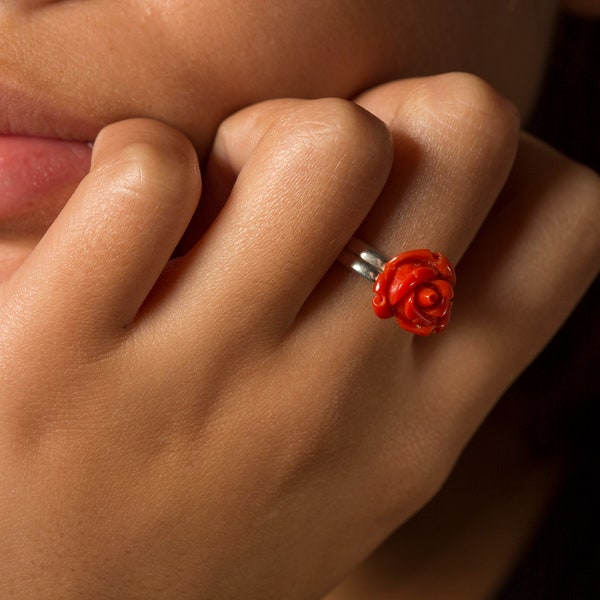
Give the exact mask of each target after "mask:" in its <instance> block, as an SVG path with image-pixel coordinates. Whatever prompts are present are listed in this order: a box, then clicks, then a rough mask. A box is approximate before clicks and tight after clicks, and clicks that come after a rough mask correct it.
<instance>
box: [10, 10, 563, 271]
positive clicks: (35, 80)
mask: <svg viewBox="0 0 600 600" xmlns="http://www.w3.org/2000/svg"><path fill="white" fill-rule="evenodd" d="M555 12H556V6H555V3H554V0H480V1H479V2H471V1H470V0H455V1H453V2H447V1H446V0H380V1H379V2H372V1H371V0H331V1H328V2H317V1H314V2H312V1H308V2H297V1H296V0H281V1H280V2H277V3H268V2H257V1H256V0H120V1H119V2H114V0H63V1H60V0H52V1H51V0H8V1H7V2H3V3H2V6H1V8H0V36H2V40H3V44H2V53H0V134H4V135H0V175H1V176H2V177H0V180H2V181H3V182H4V183H2V184H0V274H4V276H6V274H7V273H9V272H10V271H11V270H12V269H14V268H16V265H17V264H18V262H19V261H20V260H22V257H23V256H24V255H25V254H26V252H27V251H28V248H30V247H31V246H32V244H34V243H35V242H36V241H37V240H38V239H39V237H40V236H41V235H42V234H43V231H44V230H45V229H46V228H47V227H48V225H49V223H50V222H51V221H52V220H53V218H54V217H55V216H56V214H57V213H58V211H59V210H60V208H61V207H62V205H63V204H64V202H65V199H66V198H68V196H69V195H70V193H71V192H72V191H73V189H74V187H75V185H76V184H77V183H78V181H79V180H80V179H81V177H82V176H83V174H84V173H85V171H86V169H87V164H88V163H87V161H89V148H88V147H87V145H86V144H85V143H83V144H72V143H67V142H64V141H63V142H61V143H58V142H56V140H78V141H81V142H87V141H90V140H93V139H94V138H95V136H96V134H97V133H98V131H99V130H100V128H101V127H102V126H103V125H105V124H108V123H110V122H114V121H117V120H120V119H123V118H126V117H132V116H149V117H154V118H157V119H160V120H162V121H166V122H168V123H171V124H173V125H175V126H176V127H178V128H180V129H181V130H183V131H184V132H186V133H187V135H188V136H189V137H190V138H191V139H192V141H193V142H194V144H195V145H196V148H197V150H198V152H199V154H200V155H201V156H203V155H205V154H206V152H207V149H208V148H209V146H210V142H211V138H212V136H213V134H214V132H215V129H216V127H217V126H218V124H219V122H220V121H222V120H223V118H224V117H226V116H227V115H228V114H230V113H231V112H233V111H235V110H236V109H238V108H241V107H243V106H245V105H248V104H250V103H253V102H256V101H259V100H262V99H266V98H273V97H279V96H293V97H314V96H330V95H331V96H341V97H352V96H353V95H355V94H356V93H358V92H360V91H361V90H363V89H365V88H368V87H371V86H373V85H375V84H377V83H380V82H384V81H388V80H391V79H395V78H399V77H409V76H414V75H427V74H433V73H437V72H442V71H449V70H467V71H470V72H474V73H477V74H479V75H481V76H483V77H484V78H486V79H487V80H488V81H490V82H491V83H492V84H493V85H495V86H496V87H497V88H499V89H500V90H501V91H502V92H504V93H505V94H506V95H507V96H509V97H510V98H512V99H513V101H515V102H516V103H517V105H518V106H519V107H520V108H521V109H522V110H523V111H525V112H526V111H527V110H528V109H529V107H530V105H531V102H532V100H533V98H534V95H535V91H536V88H537V86H538V83H539V79H540V75H541V72H542V68H543V63H544V60H545V56H546V53H547V47H548V41H549V38H550V32H551V29H552V22H553V17H554V14H555ZM16 136H27V139H25V140H24V139H23V138H20V137H19V138H17V137H16ZM40 137H42V138H50V139H51V140H52V141H48V140H47V139H46V140H45V141H44V142H42V141H41V140H39V139H38V138H40ZM36 139H37V141H35V140H36Z"/></svg>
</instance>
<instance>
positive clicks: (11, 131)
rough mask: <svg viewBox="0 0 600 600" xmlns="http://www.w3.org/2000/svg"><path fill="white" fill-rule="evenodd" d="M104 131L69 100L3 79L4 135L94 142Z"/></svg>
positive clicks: (0, 117)
mask: <svg viewBox="0 0 600 600" xmlns="http://www.w3.org/2000/svg"><path fill="white" fill-rule="evenodd" d="M101 128H102V125H101V124H100V123H97V122H94V120H93V119H92V118H89V117H85V116H83V115H78V114H76V113H75V111H74V110H73V108H72V107H69V106H68V103H67V101H66V100H64V101H62V102H60V101H57V100H55V99H51V98H50V97H48V95H47V93H43V92H39V91H36V90H32V89H28V88H27V87H25V86H21V85H19V84H18V83H16V82H13V81H1V80H0V135H3V136H9V135H14V136H32V137H44V138H56V139H63V140H72V141H81V142H87V141H92V140H94V139H95V138H96V136H97V135H98V132H99V131H100V129H101Z"/></svg>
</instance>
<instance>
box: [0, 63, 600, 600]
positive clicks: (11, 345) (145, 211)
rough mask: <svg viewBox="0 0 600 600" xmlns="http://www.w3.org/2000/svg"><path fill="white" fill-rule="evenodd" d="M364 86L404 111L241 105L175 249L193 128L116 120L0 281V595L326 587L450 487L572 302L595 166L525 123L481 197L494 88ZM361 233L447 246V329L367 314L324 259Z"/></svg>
mask: <svg viewBox="0 0 600 600" xmlns="http://www.w3.org/2000/svg"><path fill="white" fill-rule="evenodd" d="M358 103H360V104H362V105H364V107H365V108H366V109H367V110H369V111H371V112H373V113H375V114H377V115H378V116H379V117H380V118H381V119H382V120H383V121H385V122H386V123H387V126H384V125H382V124H381V123H380V122H379V121H378V120H376V119H375V118H373V117H372V116H370V115H369V114H368V112H366V111H364V110H362V109H360V108H358V107H357V106H356V105H355V104H353V103H350V102H346V101H341V100H321V101H310V102H309V101H289V100H278V101H273V102H267V103H263V104H259V105H256V106H254V107H250V108H248V109H245V110H243V111H241V112H240V113H237V114H236V115H234V116H232V117H231V118H229V119H228V120H227V121H225V123H224V124H223V125H222V126H221V128H220V130H219V132H218V134H217V139H216V141H215V145H214V149H213V152H212V155H211V157H210V159H209V164H208V166H207V169H206V173H205V177H204V180H205V192H203V195H202V199H201V204H202V203H204V202H205V196H208V198H206V202H207V203H209V204H210V203H211V202H212V201H214V202H215V203H216V204H220V202H221V200H223V199H224V198H226V202H225V204H224V207H223V209H222V211H221V212H220V214H219V216H218V217H217V219H216V220H215V221H214V222H213V223H212V225H211V227H210V228H209V229H208V231H207V232H206V233H204V235H203V236H202V237H201V239H200V240H199V242H198V243H197V244H196V245H195V246H194V247H193V248H192V249H191V250H190V251H189V252H188V253H187V254H185V255H184V256H181V257H180V258H178V259H176V260H171V261H169V257H170V256H171V254H172V252H173V250H174V248H175V247H176V246H177V244H178V243H179V240H180V238H181V237H182V235H183V232H184V230H185V229H186V226H187V224H188V221H189V219H190V218H191V215H192V213H193V212H194V210H195V208H196V199H197V197H198V195H199V190H200V176H199V170H198V165H197V163H196V160H195V155H194V152H193V148H192V147H191V146H190V145H189V143H188V142H187V140H186V139H185V138H184V137H183V136H182V135H181V134H179V133H178V132H175V131H173V130H172V129H170V128H169V127H167V126H165V125H162V124H160V123H156V122H152V121H148V120H133V121H126V122H122V123H119V124H115V125H112V126H110V127H108V128H107V129H105V130H104V131H103V132H102V134H101V135H100V136H99V138H98V140H97V142H96V145H95V149H94V157H93V164H92V170H91V173H90V175H89V176H88V177H87V178H86V179H85V180H84V182H83V183H82V184H81V186H80V187H79V189H78V190H77V192H76V193H75V195H74V196H73V198H72V199H71V200H70V202H69V203H68V205H67V206H66V208H65V209H64V210H63V212H62V213H61V215H60V216H59V218H58V219H57V221H56V222H55V223H54V225H53V226H52V227H51V229H50V230H49V231H48V233H47V234H46V236H45V237H44V239H43V240H42V241H41V243H40V244H39V245H38V247H37V248H36V249H35V251H34V252H33V253H32V254H31V256H30V257H29V259H28V260H27V261H26V262H25V263H24V264H23V265H22V266H21V267H20V268H19V270H18V271H16V272H15V273H14V275H13V276H12V277H11V278H10V280H9V281H8V282H7V283H6V284H5V285H4V286H3V288H2V290H1V293H0V323H1V324H2V325H1V326H2V332H1V337H0V373H1V375H0V398H1V404H0V439H1V440H2V442H1V443H0V473H1V477H2V488H1V490H0V540H2V542H1V544H2V556H3V560H2V562H1V563H0V565H1V566H0V591H2V595H3V596H5V597H11V598H19V599H21V598H36V599H44V598H61V599H68V598H75V597H89V598H145V599H154V598H156V599H158V598H177V599H184V598H206V599H211V600H213V599H217V598H225V599H231V598H244V599H250V598H256V599H266V598H274V599H275V598H277V599H279V598H286V599H287V598H289V599H293V598H317V597H319V596H322V595H323V594H324V593H325V592H326V591H327V590H328V589H330V588H331V587H332V586H333V585H334V584H335V582H336V581H338V580H339V579H340V578H341V577H343V575H344V574H345V573H346V572H347V571H348V570H350V569H351V568H352V567H353V566H355V565H356V564H357V563H358V562H359V561H361V560H362V559H363V558H364V557H365V556H366V555H367V554H368V553H369V552H370V551H371V550H372V549H373V548H374V547H375V546H377V545H378V544H379V543H380V542H381V541H382V540H383V539H384V538H385V537H386V536H387V535H388V534H389V533H390V532H391V531H392V530H393V529H394V528H396V527H397V526H398V525H399V524H401V523H402V522H403V521H404V520H406V519H407V518H408V517H409V516H410V515H411V514H412V513H413V512H414V511H415V510H417V509H418V508H419V507H421V506H422V505H423V504H424V503H425V502H426V501H427V500H428V499H429V498H430V497H431V495H432V494H434V493H435V491H436V490H437V489H438V487H439V486H440V485H441V483H442V482H443V480H444V478H445V477H446V476H447V474H448V472H449V470H450V469H451V467H452V464H453V462H454V460H455V459H456V457H457V455H458V454H459V453H460V451H461V449H462V447H463V446H464V444H465V443H466V441H467V440H468V438H469V436H470V435H471V434H472V432H473V430H474V429H475V428H476V427H477V425H478V424H479V423H480V421H481V420H482V419H483V417H484V416H485V414H486V413H487V411H488V410H489V409H490V407H491V406H492V404H493V402H494V401H495V400H496V398H497V397H498V395H499V394H500V393H501V391H502V390H503V389H504V388H505V387H506V385H508V383H509V382H510V381H511V379H512V378H513V377H514V376H515V375H516V374H517V373H518V372H519V371H520V370H521V369H522V368H523V367H524V366H525V365H526V363H527V362H528V361H529V360H530V359H531V358H532V357H533V356H534V355H535V353H536V352H537V351H538V350H539V349H540V348H541V346H542V345H543V344H544V343H545V342H546V340H547V339H548V337H549V336H550V335H551V334H552V333H553V331H554V330H555V329H556V328H557V327H558V326H559V324H560V322H561V321H562V319H564V317H565V316H566V314H567V313H568V311H569V310H570V309H571V307H572V306H573V305H574V304H575V303H576V301H577V299H578V297H579V296H580V295H581V293H582V292H583V290H584V288H585V286H586V285H587V283H588V282H589V280H590V279H591V277H592V276H593V274H594V270H595V268H596V265H597V258H598V252H599V246H600V244H599V240H598V237H599V236H598V234H597V229H596V227H597V225H596V223H597V222H598V216H599V215H598V202H597V197H598V181H597V179H596V177H595V176H594V175H592V174H590V173H589V172H587V171H586V170H584V169H582V168H580V167H577V166H575V165H573V164H572V163H570V162H569V161H567V160H566V159H564V158H562V157H560V156H558V155H556V154H555V153H554V152H552V151H551V150H549V149H547V148H546V147H545V146H543V145H541V144H539V143H538V142H535V141H533V140H531V139H529V138H523V140H522V146H521V150H520V151H519V155H518V158H517V163H516V165H515V168H514V171H513V175H511V180H510V182H509V184H508V186H507V188H506V192H505V194H504V195H503V197H502V199H501V203H500V205H499V206H498V208H497V209H496V208H494V211H493V213H492V214H491V215H490V216H489V217H488V216H487V215H488V211H489V210H490V208H491V207H492V205H493V204H494V202H495V201H496V199H497V197H498V194H499V193H500V190H501V189H502V188H503V186H504V184H505V180H506V178H507V176H508V173H509V171H510V170H511V167H512V164H513V160H514V156H515V152H516V147H517V139H518V121H517V118H516V117H515V115H514V112H513V110H512V108H510V106H509V105H508V104H507V103H506V102H505V101H503V100H502V99H500V98H499V97H498V96H497V95H496V94H495V93H494V92H492V91H491V90H490V89H489V88H488V87H487V86H486V85H485V84H483V83H481V82H480V81H478V80H476V79H474V78H471V77H467V76H460V75H451V76H442V77H437V78H431V79H426V80H411V81H404V82H398V83H394V84H390V85H388V86H385V87H383V88H379V89H376V90H373V91H371V92H369V93H367V94H365V95H364V96H363V97H361V98H359V99H358ZM392 147H393V150H394V153H393V160H392ZM231 184H233V186H232V185H231ZM199 211H200V212H201V211H202V207H200V209H199ZM486 217H487V218H486ZM516 224H518V226H516ZM357 229H358V235H359V237H361V238H362V239H364V240H366V241H368V242H369V243H371V244H372V245H373V246H375V247H378V248H380V249H381V250H382V251H383V252H386V253H388V254H393V253H395V252H398V251H400V250H403V249H408V248H416V247H420V246H425V247H432V248H433V249H437V250H440V251H442V252H444V253H445V254H446V255H447V256H448V257H449V258H450V259H451V260H452V261H454V262H455V264H457V271H458V277H459V285H458V287H457V296H456V302H455V308H454V314H453V319H452V322H451V323H450V326H449V328H448V330H447V332H445V333H444V334H442V335H441V336H439V337H435V338H433V339H429V338H428V339H416V338H414V337H413V336H411V335H410V334H408V333H406V332H403V331H400V330H398V329H397V328H396V327H395V326H394V325H393V323H391V322H388V321H385V322H384V321H379V320H377V319H376V318H375V317H374V315H373V314H372V312H371V309H370V297H371V292H370V289H369V285H368V284H366V283H364V282H363V281H362V280H361V279H360V278H359V277H357V276H355V275H353V274H351V273H349V272H348V271H346V270H345V269H344V268H343V267H341V266H340V265H339V264H337V263H336V262H335V259H336V257H337V256H338V255H339V253H340V252H341V250H342V249H343V247H344V246H345V244H346V242H347V241H348V239H349V238H350V237H351V236H352V235H354V233H355V231H356V230H357ZM540 257H543V261H541V258H540ZM515 299H517V300H515Z"/></svg>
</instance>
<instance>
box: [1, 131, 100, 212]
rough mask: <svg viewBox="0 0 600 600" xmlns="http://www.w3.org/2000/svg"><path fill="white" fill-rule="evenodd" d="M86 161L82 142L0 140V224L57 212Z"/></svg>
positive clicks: (86, 167)
mask: <svg viewBox="0 0 600 600" xmlns="http://www.w3.org/2000/svg"><path fill="white" fill-rule="evenodd" d="M90 159H91V148H90V146H89V145H88V144H87V143H85V142H73V141H66V140H58V139H47V138H39V137H32V136H31V137H30V136H0V222H2V221H5V222H6V221H14V220H17V219H21V218H23V217H25V216H30V215H31V214H32V213H33V212H36V211H40V212H43V213H44V214H45V215H46V217H48V216H49V215H48V213H49V212H51V213H52V212H57V210H60V208H61V207H62V204H64V201H65V200H66V198H65V195H66V194H69V193H70V192H72V191H73V189H74V188H75V186H76V185H77V184H78V183H79V181H81V179H82V178H83V177H84V176H85V174H86V173H87V172H88V171H89V167H90ZM54 216H56V215H54Z"/></svg>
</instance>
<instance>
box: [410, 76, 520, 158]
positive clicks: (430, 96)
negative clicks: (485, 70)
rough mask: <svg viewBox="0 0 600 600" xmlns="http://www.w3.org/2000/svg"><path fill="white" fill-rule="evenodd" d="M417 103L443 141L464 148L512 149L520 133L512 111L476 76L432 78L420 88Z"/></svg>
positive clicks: (505, 102)
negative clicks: (449, 141) (420, 92)
mask: <svg viewBox="0 0 600 600" xmlns="http://www.w3.org/2000/svg"><path fill="white" fill-rule="evenodd" d="M419 103H420V106H421V114H424V115H425V116H426V117H427V118H430V119H433V121H434V124H435V126H436V127H437V128H438V129H439V131H440V133H441V135H442V136H444V138H445V139H453V140H455V142H458V143H460V142H462V143H463V145H464V146H465V147H476V148H477V147H482V146H487V147H491V148H492V149H495V148H506V147H510V148H511V149H514V148H516V145H517V142H518V134H519V129H520V116H519V113H518V111H517V109H516V107H515V106H514V105H513V104H512V103H511V102H510V101H509V100H507V99H506V98H504V97H503V96H502V95H501V94H500V93H499V92H497V91H496V90H495V89H494V88H493V87H492V86H491V85H490V84H488V83H487V82H485V81H484V80H483V79H481V78H480V77H477V76H476V75H471V74H468V73H450V74H446V75H442V76H439V77H436V78H433V80H429V81H427V83H426V84H424V86H423V88H422V94H421V97H420V98H419Z"/></svg>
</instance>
